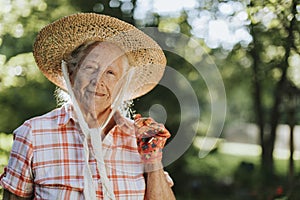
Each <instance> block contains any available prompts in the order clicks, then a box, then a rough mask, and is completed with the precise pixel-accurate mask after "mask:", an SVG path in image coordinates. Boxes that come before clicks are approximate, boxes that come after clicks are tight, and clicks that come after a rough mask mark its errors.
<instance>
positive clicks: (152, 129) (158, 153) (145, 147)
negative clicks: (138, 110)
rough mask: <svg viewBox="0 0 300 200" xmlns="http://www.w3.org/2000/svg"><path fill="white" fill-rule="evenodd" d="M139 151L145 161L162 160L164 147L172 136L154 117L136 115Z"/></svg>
mask: <svg viewBox="0 0 300 200" xmlns="http://www.w3.org/2000/svg"><path fill="white" fill-rule="evenodd" d="M134 122H135V123H134V124H135V132H136V136H137V145H138V151H139V153H140V154H141V157H142V160H143V161H144V162H145V163H155V162H160V161H161V159H162V149H163V147H164V145H165V143H166V141H167V139H168V138H169V137H170V136H171V134H170V133H169V131H168V130H167V129H166V128H165V126H164V125H163V124H160V123H157V122H155V121H154V120H153V119H152V118H142V117H141V115H140V114H137V115H136V116H135V117H134Z"/></svg>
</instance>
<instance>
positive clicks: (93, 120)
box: [83, 108, 116, 135]
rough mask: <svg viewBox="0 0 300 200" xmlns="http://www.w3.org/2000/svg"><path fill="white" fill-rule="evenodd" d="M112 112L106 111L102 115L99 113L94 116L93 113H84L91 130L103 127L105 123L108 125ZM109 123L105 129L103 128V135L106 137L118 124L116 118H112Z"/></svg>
mask: <svg viewBox="0 0 300 200" xmlns="http://www.w3.org/2000/svg"><path fill="white" fill-rule="evenodd" d="M111 112H112V110H111V109H110V108H109V109H106V110H104V111H102V112H100V113H97V115H93V114H91V113H83V114H84V118H85V121H86V122H87V124H88V126H89V128H97V127H101V126H103V125H104V123H106V120H107V119H108V117H109V115H110V113H111ZM108 120H109V121H108V123H107V124H106V126H105V127H102V128H103V133H104V134H105V135H106V134H107V133H108V132H109V131H110V130H111V129H112V128H113V127H114V125H115V124H116V122H115V120H114V117H111V118H110V119H108Z"/></svg>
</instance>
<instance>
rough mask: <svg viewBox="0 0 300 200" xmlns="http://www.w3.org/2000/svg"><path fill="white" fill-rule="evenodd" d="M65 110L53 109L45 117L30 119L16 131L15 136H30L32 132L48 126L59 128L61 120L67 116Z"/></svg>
mask: <svg viewBox="0 0 300 200" xmlns="http://www.w3.org/2000/svg"><path fill="white" fill-rule="evenodd" d="M65 110H66V108H65V106H62V107H60V108H56V109H53V110H51V111H50V112H48V113H46V114H44V115H41V116H36V117H33V118H31V119H28V120H26V121H25V122H24V123H23V124H22V125H21V126H19V127H18V128H17V129H15V131H14V132H13V133H14V135H15V136H16V135H17V136H18V135H23V136H25V135H27V136H28V134H29V133H30V132H31V131H32V130H35V129H41V128H46V127H47V126H51V127H53V126H57V125H58V124H59V121H61V118H63V117H64V116H65V115H66V112H65Z"/></svg>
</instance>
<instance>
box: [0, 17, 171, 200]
mask: <svg viewBox="0 0 300 200" xmlns="http://www.w3.org/2000/svg"><path fill="white" fill-rule="evenodd" d="M34 57H35V60H36V62H37V65H38V67H39V68H40V70H41V71H42V72H43V73H44V75H45V76H46V77H47V78H48V79H49V80H50V81H52V82H53V83H54V84H56V85H57V86H58V87H60V88H61V89H62V90H65V91H67V93H68V94H69V95H70V99H71V101H70V102H68V103H66V104H64V105H63V106H62V107H60V108H57V109H55V110H53V111H51V112H49V113H47V114H45V115H43V116H39V117H35V118H33V119H30V120H27V121H26V122H25V123H24V124H23V125H21V126H20V127H19V128H18V129H16V130H15V132H14V144H13V147H12V151H11V155H10V159H9V163H8V166H7V167H6V168H5V172H4V174H3V175H2V176H1V179H0V183H1V185H2V187H3V188H4V199H72V200H73V199H168V200H169V199H175V197H174V195H173V192H172V190H171V185H172V182H171V181H170V180H169V177H168V176H166V175H165V173H164V171H163V166H162V164H161V159H162V148H163V147H164V144H165V142H166V140H167V138H168V137H170V134H169V132H168V131H167V130H166V129H165V127H164V126H163V125H162V124H158V123H156V122H155V121H154V120H153V119H151V118H142V117H141V116H140V115H136V116H135V118H134V120H131V119H128V118H126V117H124V116H123V115H122V114H121V111H120V110H119V109H120V107H122V103H123V102H125V101H128V100H132V99H134V98H137V97H139V96H141V95H144V94H146V93H147V92H149V91H150V90H151V89H153V87H154V86H155V85H156V84H157V83H158V81H159V80H160V79H161V77H162V75H163V72H164V67H165V64H166V61H165V56H164V54H163V52H162V50H161V48H160V47H159V46H158V45H157V44H156V43H155V42H154V41H153V40H152V39H151V38H149V37H148V36H147V35H145V34H144V33H142V32H141V31H139V30H138V29H136V28H135V27H133V26H132V25H130V24H127V23H125V22H123V21H120V20H118V19H116V18H113V17H110V16H105V15H99V14H94V13H79V14H74V15H70V16H67V17H64V18H62V19H59V20H57V21H55V22H53V23H51V24H49V25H48V26H46V27H44V28H43V29H42V30H41V31H40V32H39V34H38V36H37V39H36V41H35V44H34Z"/></svg>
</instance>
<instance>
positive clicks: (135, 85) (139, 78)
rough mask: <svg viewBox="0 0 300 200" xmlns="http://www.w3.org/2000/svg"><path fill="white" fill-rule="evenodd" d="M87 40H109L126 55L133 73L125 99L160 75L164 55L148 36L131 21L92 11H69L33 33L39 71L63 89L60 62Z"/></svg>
mask: <svg viewBox="0 0 300 200" xmlns="http://www.w3.org/2000/svg"><path fill="white" fill-rule="evenodd" d="M88 41H108V42H112V43H114V44H115V45H117V46H118V47H119V48H121V49H122V50H123V51H124V52H125V54H126V55H127V57H128V60H129V64H130V66H131V69H133V70H131V71H133V75H132V76H131V80H130V83H129V89H128V91H127V92H126V95H127V96H126V97H124V99H126V100H130V99H134V98H137V97H139V96H142V95H144V94H146V93H148V92H149V91H150V90H152V89H153V88H154V87H155V86H156V85H157V84H158V82H159V81H160V79H161V78H162V76H163V73H164V70H165V66H166V58H165V55H164V53H163V51H162V49H161V48H160V47H159V45H158V44H157V43H156V42H155V41H154V40H153V39H152V38H150V37H149V36H148V35H146V34H145V33H143V32H142V31H140V30H139V29H137V28H135V27H134V26H133V25H131V24H128V23H126V22H124V21H121V20H119V19H117V18H114V17H110V16H107V15H100V14H96V13H78V14H73V15H70V16H66V17H63V18H61V19H59V20H57V21H55V22H53V23H51V24H49V25H47V26H45V27H44V28H43V29H42V30H41V31H40V32H39V34H38V35H37V37H36V40H35V43H34V46H33V55H34V58H35V61H36V63H37V65H38V67H39V68H40V70H41V71H42V73H43V74H44V75H45V76H46V77H47V78H48V79H49V80H50V81H51V82H53V83H54V84H55V85H57V86H58V87H60V88H62V89H63V90H66V84H65V81H64V78H63V74H62V69H61V62H62V60H65V59H66V58H67V57H68V56H69V55H70V54H71V53H72V52H73V51H74V50H75V49H76V48H77V47H79V46H80V45H81V44H83V43H85V42H88Z"/></svg>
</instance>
